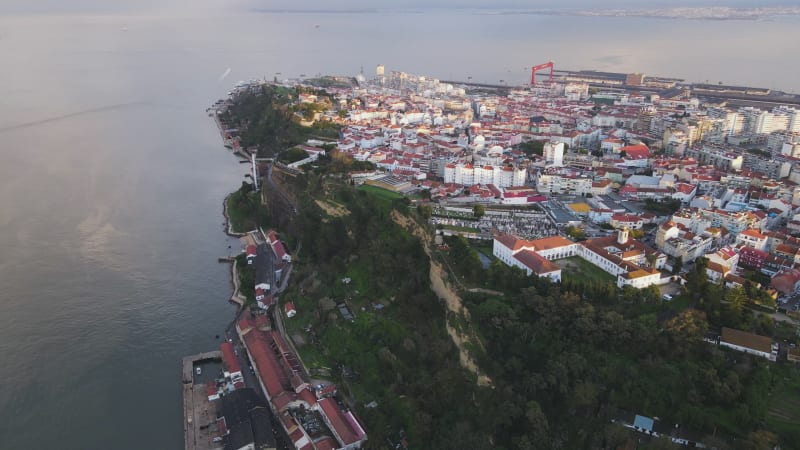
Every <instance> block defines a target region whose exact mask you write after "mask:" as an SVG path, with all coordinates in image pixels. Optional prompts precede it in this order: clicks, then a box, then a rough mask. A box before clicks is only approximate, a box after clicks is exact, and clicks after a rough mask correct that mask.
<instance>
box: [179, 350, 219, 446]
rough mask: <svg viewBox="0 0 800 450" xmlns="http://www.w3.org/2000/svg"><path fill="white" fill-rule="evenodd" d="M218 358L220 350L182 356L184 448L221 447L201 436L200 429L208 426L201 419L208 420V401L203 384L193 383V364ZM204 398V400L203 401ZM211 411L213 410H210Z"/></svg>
mask: <svg viewBox="0 0 800 450" xmlns="http://www.w3.org/2000/svg"><path fill="white" fill-rule="evenodd" d="M218 359H222V352H221V351H219V350H216V351H212V352H205V353H199V354H197V355H192V356H186V357H184V358H183V365H182V380H183V442H184V446H185V449H186V450H206V449H209V450H210V449H215V448H222V446H221V445H216V444H217V443H214V445H209V444H211V443H210V442H209V441H208V440H206V439H203V438H202V434H201V430H202V429H203V428H204V427H205V428H206V429H207V428H208V423H205V424H204V423H203V420H202V419H203V418H205V422H208V421H209V415H208V402H207V397H206V391H205V386H204V385H198V386H195V384H194V365H195V364H196V363H198V362H202V361H208V360H218ZM195 387H197V389H195ZM204 400H205V402H203V401H204ZM203 403H205V405H203ZM212 413H215V412H214V411H212Z"/></svg>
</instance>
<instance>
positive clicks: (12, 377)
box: [0, 12, 800, 450]
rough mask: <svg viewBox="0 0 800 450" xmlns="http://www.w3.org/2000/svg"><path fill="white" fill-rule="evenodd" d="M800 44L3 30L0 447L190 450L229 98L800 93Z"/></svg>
mask: <svg viewBox="0 0 800 450" xmlns="http://www.w3.org/2000/svg"><path fill="white" fill-rule="evenodd" d="M797 24H798V21H797V20H794V19H791V20H789V19H786V20H779V21H774V22H687V21H670V20H649V19H599V20H592V19H588V18H567V17H558V18H554V17H539V16H494V15H485V14H474V13H465V12H461V13H459V12H455V13H445V12H437V13H432V14H382V15H378V14H265V13H255V12H251V13H247V14H242V13H241V12H236V13H234V12H230V13H222V14H215V15H213V16H212V15H206V16H204V15H195V16H192V17H177V16H148V15H127V16H126V15H120V14H116V15H115V14H111V15H108V14H107V15H75V14H72V15H68V14H65V15H43V14H31V15H3V16H0V61H2V63H1V64H2V66H0V288H2V291H0V355H2V356H1V358H2V364H0V380H1V381H0V383H1V384H0V386H2V389H0V448H2V449H20V448H31V449H39V448H56V447H57V448H64V449H83V450H85V449H108V448H114V449H141V448H153V449H172V448H181V447H182V445H183V444H182V438H183V433H182V425H181V421H182V410H181V388H180V372H179V361H180V358H181V357H182V356H183V355H186V354H190V353H196V352H200V351H205V350H209V349H212V348H215V346H216V343H217V341H216V339H215V337H214V335H215V334H218V333H221V332H222V330H223V328H224V327H225V326H226V324H227V322H228V321H229V320H230V318H231V317H232V314H233V309H232V308H231V307H230V306H229V305H228V304H227V303H226V298H227V297H228V296H229V295H230V285H229V271H228V270H229V268H228V266H226V265H220V264H218V263H217V262H216V258H217V257H218V256H221V255H226V254H227V253H228V245H232V246H233V247H234V248H237V247H238V244H237V243H236V242H235V241H233V240H231V239H228V238H226V237H225V235H224V234H223V232H222V220H223V219H222V216H221V204H222V200H223V198H224V196H225V195H226V194H227V193H228V192H229V191H231V190H233V189H236V188H237V186H238V185H239V183H240V181H241V180H242V179H243V178H242V175H243V174H244V173H245V171H246V167H245V166H243V165H240V164H238V163H237V162H236V161H235V160H234V158H233V157H231V156H230V155H229V154H228V153H227V152H226V150H225V149H224V148H223V147H222V145H221V142H220V140H219V136H218V134H217V131H216V130H215V128H214V124H213V122H212V120H211V119H210V118H209V117H208V116H207V115H206V114H205V112H204V111H205V108H206V107H207V106H209V105H210V104H211V103H213V101H215V100H216V99H218V98H220V97H222V96H223V95H224V94H225V92H226V91H227V90H228V89H229V88H230V86H231V85H232V84H233V83H235V82H236V81H237V80H240V79H249V78H254V77H268V78H272V77H273V76H275V75H276V74H277V73H280V76H281V77H283V76H287V75H298V74H301V73H305V74H308V75H312V74H316V73H318V72H323V73H341V74H355V73H357V72H358V71H359V70H360V67H361V66H362V65H363V67H364V68H365V72H366V73H367V74H369V73H372V70H373V68H374V67H375V65H376V64H379V63H383V64H386V66H387V70H406V71H410V72H417V73H421V74H431V75H435V76H439V77H441V78H461V79H466V77H468V76H469V77H472V78H473V79H474V80H476V81H478V80H480V81H487V82H496V81H499V80H500V79H503V80H505V81H506V82H509V83H521V82H523V81H524V80H525V79H526V76H527V74H526V71H525V70H524V68H525V67H530V66H531V64H534V63H540V62H544V61H547V60H550V59H554V60H556V64H557V66H560V67H563V68H571V69H579V68H595V69H601V70H602V69H605V70H618V71H634V70H636V71H643V72H646V73H652V74H658V75H664V76H670V75H672V76H682V77H686V78H689V79H695V80H701V81H702V80H705V79H710V80H711V81H712V82H715V81H720V80H721V81H725V82H727V83H737V84H752V85H763V86H768V87H777V88H782V89H785V90H789V91H795V92H796V91H798V90H800V85H798V81H797V80H798V79H797V78H796V77H795V76H793V74H794V73H797V71H798V65H800V61H798V60H797V59H796V58H794V59H792V58H790V57H788V53H790V52H789V51H790V50H791V49H790V47H789V45H791V43H792V42H800V27H797ZM698 42H702V45H698ZM745 44H746V45H748V46H749V47H748V48H752V49H754V50H753V53H751V54H749V55H747V56H743V55H742V54H741V52H742V49H743V45H745ZM654 46H656V47H657V50H653V49H652V48H653V47H654ZM228 68H230V69H231V71H230V75H229V76H227V77H226V78H224V79H221V78H222V75H223V74H224V73H225V72H226V71H227V69H228Z"/></svg>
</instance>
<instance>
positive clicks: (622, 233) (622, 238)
mask: <svg viewBox="0 0 800 450" xmlns="http://www.w3.org/2000/svg"><path fill="white" fill-rule="evenodd" d="M626 242H628V227H622V229H621V230H618V231H617V244H619V245H624V244H625V243H626Z"/></svg>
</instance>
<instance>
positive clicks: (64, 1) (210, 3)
mask: <svg viewBox="0 0 800 450" xmlns="http://www.w3.org/2000/svg"><path fill="white" fill-rule="evenodd" d="M796 4H797V1H796V0H764V1H759V0H673V1H669V0H607V1H606V2H604V3H603V4H602V6H599V5H598V3H597V2H596V1H595V0H496V1H486V0H406V1H403V2H388V1H376V0H336V1H332V0H300V1H298V0H34V1H31V0H0V11H5V12H21V13H27V12H35V13H44V12H54V13H140V14H147V13H158V12H170V13H178V14H180V13H186V14H192V13H198V12H203V11H211V10H228V11H248V10H254V9H255V10H259V9H263V10H326V11H327V10H373V9H402V8H423V7H427V8H451V7H467V8H491V9H500V8H586V9H596V8H598V7H602V8H609V7H610V8H622V7H636V8H653V7H671V6H711V5H720V6H736V7H757V6H769V5H796Z"/></svg>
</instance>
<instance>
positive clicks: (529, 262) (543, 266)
mask: <svg viewBox="0 0 800 450" xmlns="http://www.w3.org/2000/svg"><path fill="white" fill-rule="evenodd" d="M514 259H516V260H517V261H519V262H521V263H522V264H523V265H524V266H525V267H527V268H529V269H531V270H532V271H533V272H534V273H536V274H537V275H543V274H546V273H551V272H555V271H558V270H561V268H560V267H558V266H557V265H556V264H555V263H553V262H551V261H549V260H548V259H547V258H545V257H543V256H541V255H539V254H538V253H536V252H532V251H530V250H522V251H521V252H518V253H516V254H515V255H514Z"/></svg>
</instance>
